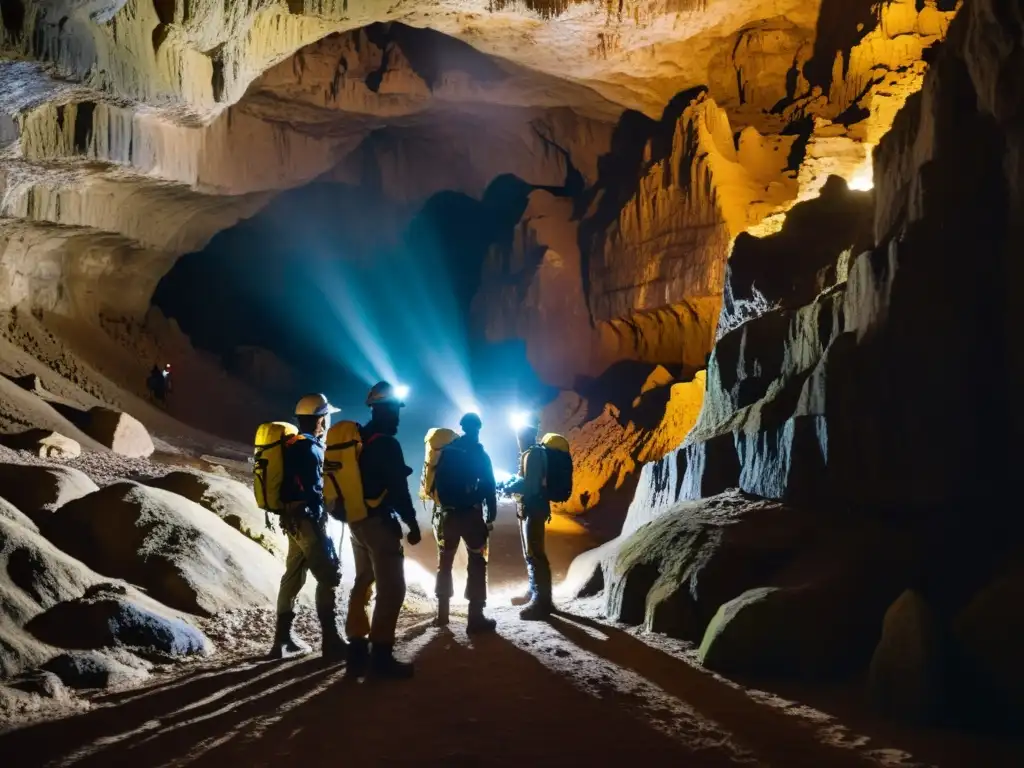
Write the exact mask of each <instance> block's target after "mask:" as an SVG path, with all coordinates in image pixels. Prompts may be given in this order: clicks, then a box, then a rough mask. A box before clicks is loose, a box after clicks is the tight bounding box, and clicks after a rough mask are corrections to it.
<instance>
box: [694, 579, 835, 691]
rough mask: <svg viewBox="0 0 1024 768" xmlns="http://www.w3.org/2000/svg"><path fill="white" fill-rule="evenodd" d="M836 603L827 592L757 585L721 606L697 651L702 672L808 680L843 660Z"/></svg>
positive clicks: (827, 671) (824, 672)
mask: <svg viewBox="0 0 1024 768" xmlns="http://www.w3.org/2000/svg"><path fill="white" fill-rule="evenodd" d="M845 626H846V624H845V622H844V621H843V606H842V604H841V601H840V600H839V599H838V598H836V597H833V596H832V595H830V594H829V592H828V590H818V589H810V588H782V587H758V588H755V589H751V590H748V591H746V592H744V593H743V594H741V595H740V596H739V597H737V598H734V599H733V600H730V601H728V602H726V603H724V604H723V605H722V606H721V607H720V608H719V609H718V612H717V613H716V614H715V616H714V618H712V620H711V622H710V623H709V624H708V628H707V631H706V632H705V633H704V638H703V640H701V643H700V648H699V650H698V657H699V659H700V662H701V663H702V664H703V665H704V666H706V667H707V668H708V669H712V670H714V671H715V672H721V673H723V674H730V675H745V676H751V677H764V678H792V677H803V678H810V677H815V676H820V675H825V674H828V673H831V672H834V671H836V668H837V667H838V666H839V665H841V664H843V662H844V661H845V657H846V656H847V653H846V651H847V644H846V642H845V641H844V638H843V630H844V629H845Z"/></svg>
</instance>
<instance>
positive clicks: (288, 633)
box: [267, 613, 313, 659]
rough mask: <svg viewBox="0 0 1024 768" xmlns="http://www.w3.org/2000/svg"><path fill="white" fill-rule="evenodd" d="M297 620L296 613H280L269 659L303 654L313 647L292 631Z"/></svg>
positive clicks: (268, 655)
mask: <svg viewBox="0 0 1024 768" xmlns="http://www.w3.org/2000/svg"><path fill="white" fill-rule="evenodd" d="M294 622H295V614H294V613H279V614H278V615H277V628H276V629H275V631H274V644H273V646H271V648H270V653H268V654H267V658H268V659H287V658H289V657H291V656H303V655H305V654H307V653H309V652H310V651H312V650H313V649H312V648H310V647H309V646H308V645H306V644H305V643H304V642H302V641H301V640H299V638H297V637H296V636H295V635H294V634H293V632H292V624H293V623H294Z"/></svg>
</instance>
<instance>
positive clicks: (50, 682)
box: [7, 670, 70, 701]
mask: <svg viewBox="0 0 1024 768" xmlns="http://www.w3.org/2000/svg"><path fill="white" fill-rule="evenodd" d="M7 686H8V687H9V688H13V689H14V690H16V691H22V692H23V693H29V694H33V695H35V696H42V697H43V698H47V699H54V700H55V701H67V700H68V699H69V698H70V697H69V695H68V689H67V688H65V687H64V683H62V682H61V679H60V678H59V677H57V675H55V674H53V672H45V671H43V670H31V671H29V672H25V673H24V674H22V675H18V676H17V677H15V678H13V679H12V680H8V681H7Z"/></svg>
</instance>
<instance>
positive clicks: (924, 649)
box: [868, 590, 943, 723]
mask: <svg viewBox="0 0 1024 768" xmlns="http://www.w3.org/2000/svg"><path fill="white" fill-rule="evenodd" d="M868 696H869V698H870V699H871V702H872V704H873V705H874V706H875V708H876V709H877V710H878V711H880V712H882V713H883V714H885V715H888V716H892V717H896V718H898V719H900V720H904V721H907V722H912V723H928V722H931V721H933V720H934V719H935V717H936V715H937V714H938V713H939V710H940V708H941V706H942V699H943V680H942V638H941V635H940V631H939V624H938V621H937V620H936V617H935V615H934V613H933V611H932V609H931V606H929V605H928V603H927V602H926V601H925V599H924V598H923V597H922V596H921V595H920V594H919V593H917V592H915V591H913V590H907V591H906V592H904V593H903V594H902V595H900V596H899V597H898V598H897V599H896V602H894V603H893V604H892V605H891V606H889V610H887V611H886V612H885V618H884V619H883V621H882V637H881V639H880V640H879V641H878V647H876V648H875V652H874V655H873V656H872V657H871V666H870V668H869V673H868Z"/></svg>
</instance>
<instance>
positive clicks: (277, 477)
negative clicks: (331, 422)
mask: <svg viewBox="0 0 1024 768" xmlns="http://www.w3.org/2000/svg"><path fill="white" fill-rule="evenodd" d="M298 433H299V430H298V429H297V428H296V427H294V426H293V425H291V424H288V423H287V422H284V421H272V422H269V423H267V424H260V426H259V428H258V429H257V430H256V440H255V441H254V442H255V449H254V450H253V462H252V488H253V493H255V494H256V506H258V507H259V508H260V509H262V510H265V511H267V512H275V513H277V514H280V513H281V512H283V511H284V504H283V503H282V502H281V484H282V483H283V482H284V444H285V442H287V441H288V439H289V438H291V437H293V436H295V435H297V434H298Z"/></svg>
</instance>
